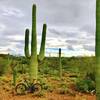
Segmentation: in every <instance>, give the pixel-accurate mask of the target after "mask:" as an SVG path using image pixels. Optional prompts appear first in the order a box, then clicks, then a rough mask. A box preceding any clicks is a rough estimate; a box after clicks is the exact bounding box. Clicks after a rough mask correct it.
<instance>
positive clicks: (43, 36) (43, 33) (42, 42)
mask: <svg viewBox="0 0 100 100" xmlns="http://www.w3.org/2000/svg"><path fill="white" fill-rule="evenodd" d="M46 29H47V25H46V24H43V30H42V39H41V47H40V52H39V58H38V59H39V60H40V61H42V60H43V59H44V57H45V42H46Z"/></svg>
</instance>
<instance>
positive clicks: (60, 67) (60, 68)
mask: <svg viewBox="0 0 100 100" xmlns="http://www.w3.org/2000/svg"><path fill="white" fill-rule="evenodd" d="M59 76H60V78H62V63H61V48H59Z"/></svg>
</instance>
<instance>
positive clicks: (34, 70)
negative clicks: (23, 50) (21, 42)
mask: <svg viewBox="0 0 100 100" xmlns="http://www.w3.org/2000/svg"><path fill="white" fill-rule="evenodd" d="M37 75H38V60H37V34H36V5H33V7H32V36H31V58H30V77H31V79H37Z"/></svg>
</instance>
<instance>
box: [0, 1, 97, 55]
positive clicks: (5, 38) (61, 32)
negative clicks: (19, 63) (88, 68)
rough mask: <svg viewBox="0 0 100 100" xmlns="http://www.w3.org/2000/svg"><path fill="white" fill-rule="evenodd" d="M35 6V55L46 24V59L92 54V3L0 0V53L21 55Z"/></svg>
mask: <svg viewBox="0 0 100 100" xmlns="http://www.w3.org/2000/svg"><path fill="white" fill-rule="evenodd" d="M32 4H36V5H37V34H38V37H37V39H38V52H39V47H40V43H41V34H42V26H43V23H46V24H47V37H46V56H57V55H58V49H59V48H62V55H63V56H91V55H94V54H95V5H96V4H95V0H0V53H10V54H14V55H24V35H25V29H26V28H29V29H30V33H31V23H32V22H31V20H32V14H31V12H32Z"/></svg>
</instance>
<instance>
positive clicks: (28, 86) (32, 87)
mask: <svg viewBox="0 0 100 100" xmlns="http://www.w3.org/2000/svg"><path fill="white" fill-rule="evenodd" d="M40 91H41V85H40V84H39V83H37V82H33V83H31V82H29V81H27V80H26V79H25V80H24V82H21V83H19V84H17V85H16V87H15V92H16V93H17V94H18V95H23V94H26V93H34V94H38V93H40Z"/></svg>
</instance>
